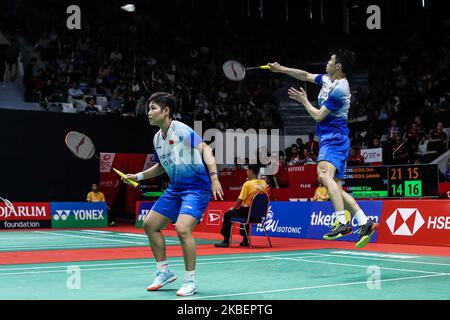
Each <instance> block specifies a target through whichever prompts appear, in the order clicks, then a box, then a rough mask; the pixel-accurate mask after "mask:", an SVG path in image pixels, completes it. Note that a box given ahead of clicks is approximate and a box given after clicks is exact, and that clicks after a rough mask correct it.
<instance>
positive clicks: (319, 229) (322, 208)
mask: <svg viewBox="0 0 450 320" xmlns="http://www.w3.org/2000/svg"><path fill="white" fill-rule="evenodd" d="M358 204H359V206H360V207H361V209H362V210H363V211H364V213H365V214H366V216H368V217H369V218H372V219H373V220H374V221H376V222H380V220H381V219H380V218H381V211H382V207H383V201H358ZM306 214H307V215H308V220H309V221H308V230H307V232H306V236H305V238H309V239H323V235H324V234H326V233H327V232H329V231H330V230H331V227H330V226H331V225H332V224H334V222H335V220H336V215H335V214H334V208H333V204H332V203H331V201H325V202H312V207H311V210H310V211H309V212H307V213H306ZM351 225H352V228H353V230H354V231H356V230H357V229H358V228H359V227H358V223H357V221H356V219H355V218H354V217H352V220H351ZM377 236H378V232H377V233H375V234H374V236H373V237H372V239H371V240H370V242H376V240H377ZM358 239H359V234H351V235H348V236H345V237H342V238H339V239H337V240H343V241H358Z"/></svg>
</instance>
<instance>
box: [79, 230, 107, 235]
mask: <svg viewBox="0 0 450 320" xmlns="http://www.w3.org/2000/svg"><path fill="white" fill-rule="evenodd" d="M80 231H83V232H90V233H103V234H106V233H113V232H112V231H105V230H85V229H83V230H80Z"/></svg>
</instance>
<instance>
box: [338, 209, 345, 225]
mask: <svg viewBox="0 0 450 320" xmlns="http://www.w3.org/2000/svg"><path fill="white" fill-rule="evenodd" d="M336 219H337V220H338V221H339V222H340V223H342V224H347V219H346V218H345V211H336Z"/></svg>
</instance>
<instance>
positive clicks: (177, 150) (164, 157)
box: [127, 92, 223, 296]
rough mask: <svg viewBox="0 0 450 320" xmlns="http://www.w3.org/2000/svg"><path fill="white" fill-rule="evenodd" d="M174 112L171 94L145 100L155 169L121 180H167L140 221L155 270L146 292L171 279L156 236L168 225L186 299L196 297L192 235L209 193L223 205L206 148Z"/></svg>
mask: <svg viewBox="0 0 450 320" xmlns="http://www.w3.org/2000/svg"><path fill="white" fill-rule="evenodd" d="M175 110H176V99H175V97H174V96H173V95H171V94H169V93H165V92H158V93H154V94H152V95H151V97H150V99H149V111H148V118H149V121H150V125H153V126H158V127H159V128H160V130H159V131H158V132H157V133H156V134H155V136H154V138H153V145H154V148H155V161H156V162H157V164H155V165H154V166H152V167H151V168H149V169H147V170H145V171H143V172H139V173H137V174H128V175H127V177H128V178H131V179H133V180H136V181H141V180H145V179H150V178H153V177H155V176H158V175H160V174H162V173H164V172H167V174H168V175H169V177H170V183H169V186H168V188H167V190H166V192H165V193H164V194H163V195H162V196H161V197H160V198H159V199H158V201H156V203H155V205H154V206H153V208H152V210H151V211H150V213H149V214H148V215H147V217H146V218H145V220H144V229H145V232H146V234H147V236H148V238H149V241H150V246H151V248H152V252H153V255H154V257H155V259H156V267H157V272H156V278H155V280H154V281H153V283H152V284H151V285H150V286H149V287H148V288H147V290H148V291H155V290H158V289H160V288H161V287H163V286H164V285H166V284H168V283H170V282H173V281H175V280H176V279H177V277H176V276H175V274H174V273H173V272H172V271H171V270H170V269H169V266H168V263H167V257H166V244H165V240H164V236H163V234H162V233H161V229H163V228H164V227H165V226H166V225H167V223H169V222H170V221H172V222H173V223H175V229H176V231H177V235H178V238H179V240H180V243H181V246H182V249H183V256H184V263H185V268H186V273H185V278H184V282H183V285H182V286H181V288H180V289H179V290H178V291H177V295H178V296H190V295H193V294H195V293H197V292H198V285H197V281H196V279H195V264H196V246H195V240H194V238H193V237H192V231H193V230H194V228H195V226H196V225H197V224H198V223H200V220H201V218H202V216H203V213H204V211H205V209H206V207H207V206H208V202H209V200H210V198H211V193H212V195H213V197H214V199H215V200H217V198H218V197H219V198H220V199H222V200H223V198H222V195H223V191H222V187H221V185H220V182H219V180H218V177H217V165H216V161H215V158H214V156H213V153H212V150H211V148H210V147H209V146H208V145H207V144H206V143H204V142H202V139H201V137H200V136H199V135H198V134H197V133H195V131H194V130H192V128H190V127H189V126H187V125H185V124H183V123H181V122H179V121H175V120H173V115H174V112H175ZM202 156H203V157H202ZM203 160H204V162H203ZM205 165H206V166H207V168H206V167H205Z"/></svg>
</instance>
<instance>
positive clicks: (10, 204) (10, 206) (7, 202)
mask: <svg viewBox="0 0 450 320" xmlns="http://www.w3.org/2000/svg"><path fill="white" fill-rule="evenodd" d="M0 200H2V201H3V202H4V203H5V205H6V206H7V207H8V209H10V210H12V211H14V206H13V204H12V203H11V202H10V201H9V200H8V199H5V198H2V197H0Z"/></svg>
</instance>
